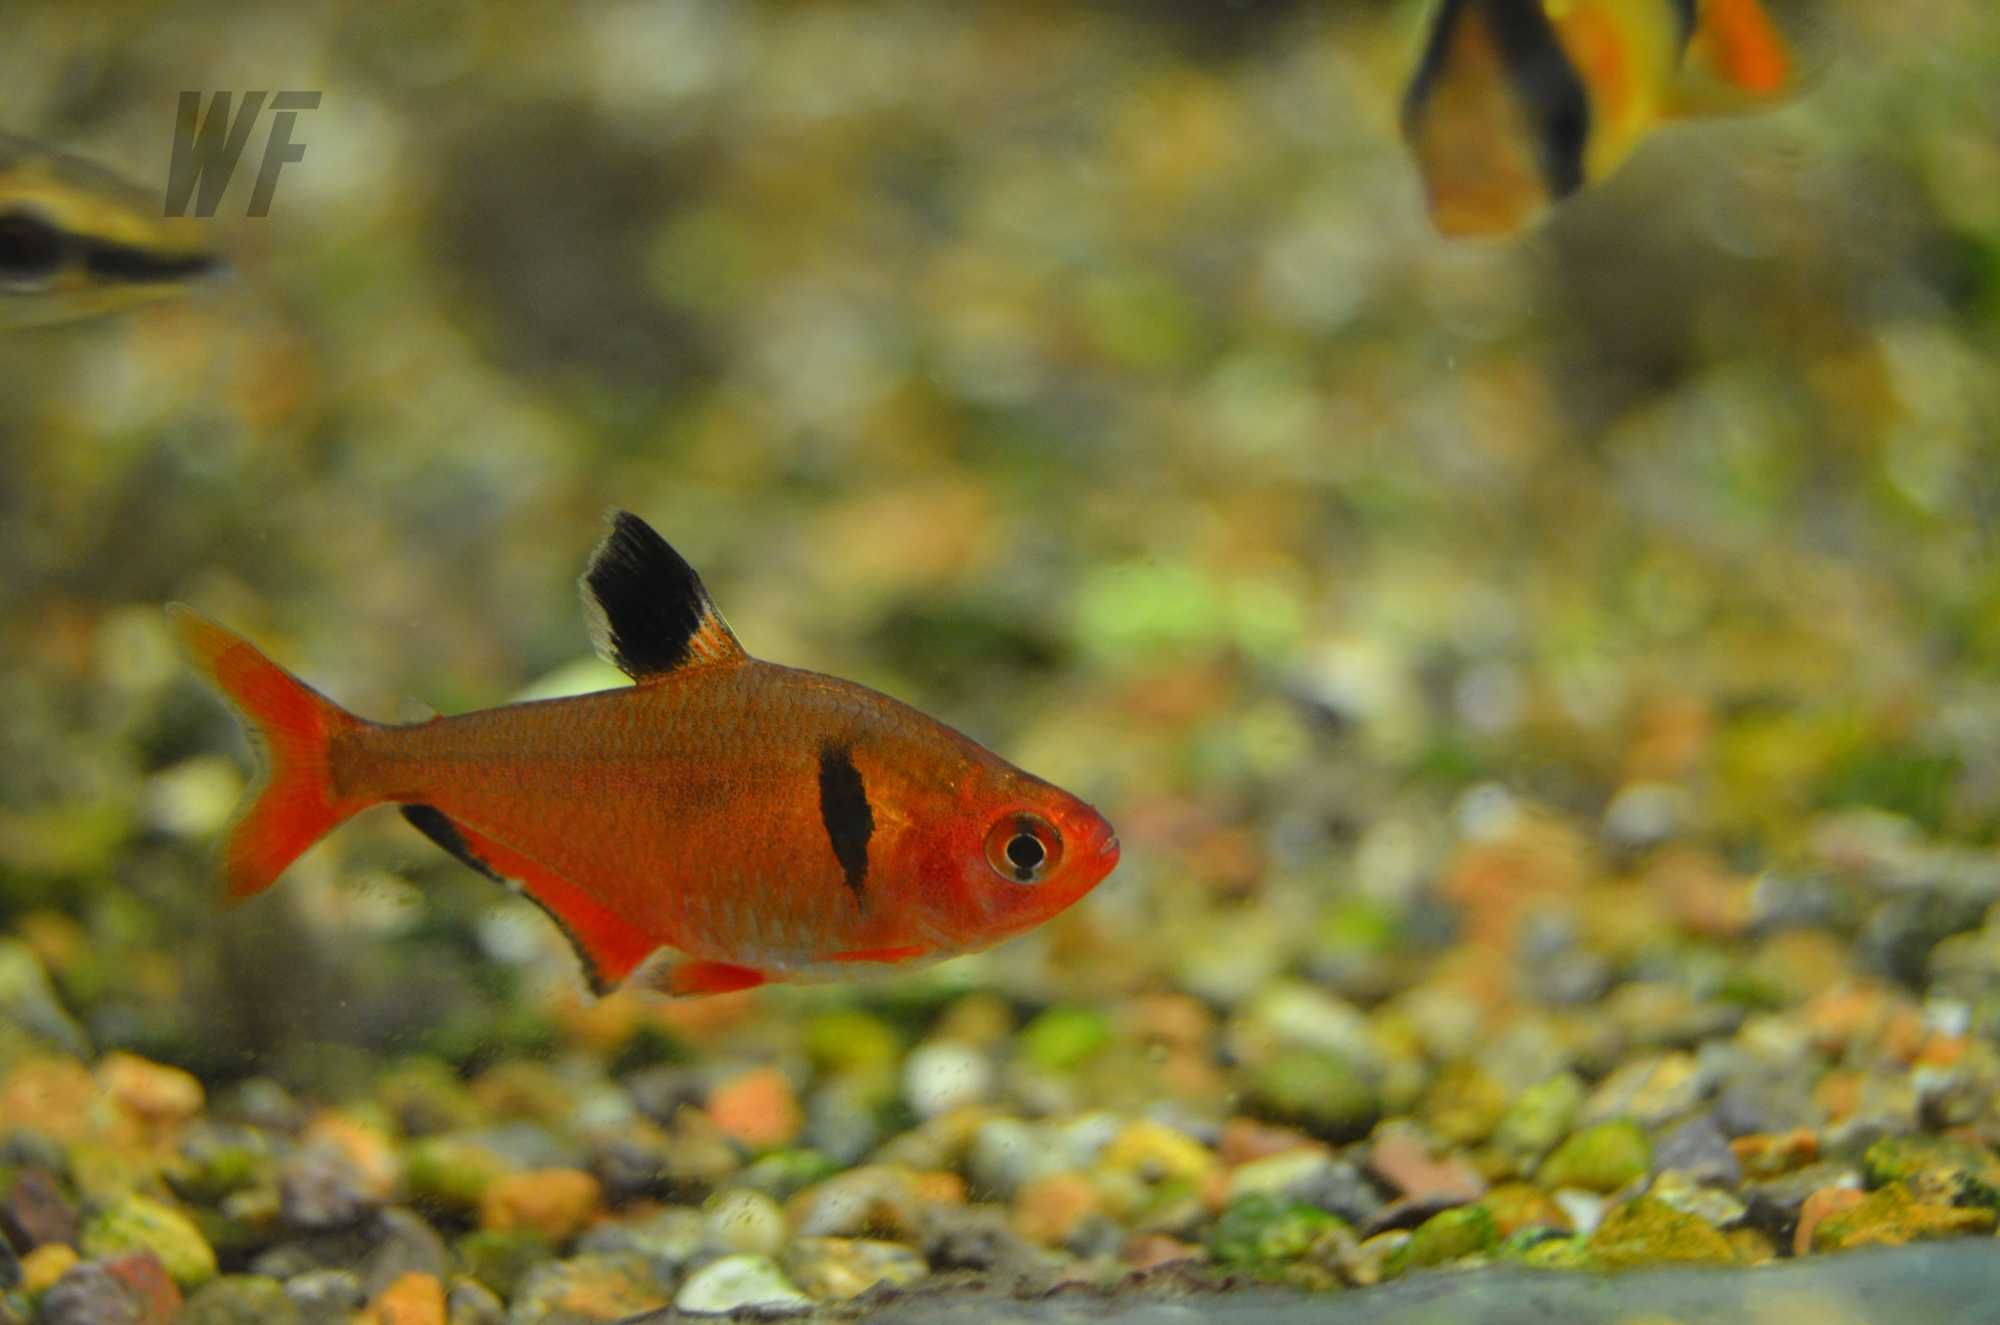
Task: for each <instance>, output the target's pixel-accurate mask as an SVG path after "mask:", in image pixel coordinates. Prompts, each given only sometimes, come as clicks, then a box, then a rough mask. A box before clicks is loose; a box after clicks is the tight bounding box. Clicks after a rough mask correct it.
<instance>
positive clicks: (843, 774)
mask: <svg viewBox="0 0 2000 1325" xmlns="http://www.w3.org/2000/svg"><path fill="white" fill-rule="evenodd" d="M819 818H820V822H821V823H822V824H823V825H825V827H826V840H827V841H828V842H830V843H831V844H832V845H833V857H834V859H835V860H837V861H839V862H840V871H841V874H842V875H843V877H845V879H846V880H847V886H848V888H849V889H850V890H852V891H853V893H854V900H855V901H856V902H857V903H858V904H859V905H860V906H861V907H862V909H863V910H866V909H867V907H868V839H869V838H871V837H873V836H874V835H875V813H874V811H872V810H870V809H869V808H868V788H867V787H866V786H865V785H864V784H863V783H862V781H861V770H860V769H858V768H856V767H855V766H854V752H853V751H852V750H851V749H849V748H848V747H847V746H845V745H839V744H835V743H832V742H829V743H828V744H826V745H824V746H821V747H820V752H819Z"/></svg>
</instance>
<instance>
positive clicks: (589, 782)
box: [168, 512, 1118, 994]
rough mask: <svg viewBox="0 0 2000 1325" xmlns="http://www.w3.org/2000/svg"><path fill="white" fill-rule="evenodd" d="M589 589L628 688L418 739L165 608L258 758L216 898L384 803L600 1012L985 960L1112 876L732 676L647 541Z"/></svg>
mask: <svg viewBox="0 0 2000 1325" xmlns="http://www.w3.org/2000/svg"><path fill="white" fill-rule="evenodd" d="M581 587H582V590H583V595H584V602H585V606H586V608H587V610H588V613H589V616H590V620H591V633H592V637H593V639H594V641H595V643H596V644H597V647H598V650H599V652H601V653H602V654H603V655H604V656H605V657H606V658H607V659H608V660H609V661H611V662H612V663H614V664H616V665H617V666H618V667H619V668H620V669H622V670H623V671H624V672H625V673H626V674H627V675H629V676H630V677H631V678H632V679H633V680H634V681H636V682H637V683H638V684H637V685H634V686H630V687H627V688H624V689H619V690H609V691H604V692H601V693H598V694H589V695H580V696H576V697H573V698H567V699H552V700H541V701H536V702H532V703H522V704H510V705H506V706H504V707H501V708H493V709H484V710H481V711H478V712H475V713H466V714H461V715H459V716H457V717H451V718H433V719H431V720H429V721H427V722H420V723H414V724H408V725H384V724H378V723H373V722H368V721H365V720H363V719H361V718H357V717H355V716H354V715H353V714H351V713H348V712H346V711H345V710H344V709H341V708H340V707H338V706H337V705H335V704H334V703H332V702H331V701H329V700H327V699H325V698H323V697H322V696H320V695H318V694H316V693H315V692H313V691H312V690H310V689H308V688H307V687H306V686H305V685H303V684H302V683H301V682H299V681H298V680H297V679H296V678H294V677H292V676H291V675H289V674H288V673H286V672H285V671H283V670H282V669H280V668H279V667H278V666H277V665H276V664H274V663H272V662H271V661H270V660H269V659H267V658H265V657H264V656H263V655H262V654H261V653H259V652H258V651H257V650H256V649H255V648H253V647H252V646H251V645H250V644H248V643H247V642H245V641H244V640H242V639H241V638H239V637H238V636H236V635H235V634H233V633H231V632H230V631H228V630H225V629H224V628H223V627H221V626H219V625H216V624H215V623H214V622H211V621H207V620H204V619H203V618H202V617H200V616H197V615H196V614H195V613H194V612H193V611H191V610H189V609H188V608H186V607H184V606H181V605H179V604H175V605H173V606H171V607H169V608H168V612H169V614H170V615H171V617H172V619H173V622H174V624H175V626H176V627H177V628H178V630H179V632H180V635H181V638H182V640H183V641H184V643H185V645H186V647H187V650H188V652H189V654H190V656H191V657H192V658H193V660H194V663H195V665H196V666H197V667H198V668H200V670H201V671H202V673H203V674H204V675H205V676H206V677H207V678H208V679H209V680H210V681H211V682H212V683H213V684H214V685H215V686H216V687H217V688H218V689H219V690H220V691H221V692H222V693H223V694H224V695H225V696H227V697H228V698H229V700H230V702H231V703H232V704H233V705H234V706H235V707H236V708H237V709H238V710H239V712H240V713H241V715H242V716H243V717H244V718H245V719H246V720H247V721H248V723H249V725H250V726H251V727H252V728H253V729H255V731H256V732H257V733H258V734H260V735H261V736H262V737H263V743H264V745H265V747H266V750H267V752H268V757H269V768H268V769H267V770H266V780H265V781H264V783H263V784H262V786H261V787H260V788H259V789H257V790H256V791H254V792H253V794H252V797H251V799H250V800H249V801H248V803H247V809H246V810H245V811H244V812H243V813H242V814H241V815H240V817H239V818H238V820H237V822H236V823H235V824H234V826H233V827H232V828H231V830H230V833H229V836H228V839H227V843H226V845H225V847H224V850H223V872H224V876H225V881H226V885H227V891H228V895H229V897H230V898H232V899H235V898H244V897H249V896H251V895H252V894H255V893H257V892H260V891H261V890H263V889H264V888H266V887H268V886H270V884H271V883H273V882H274V881H275V880H276V879H277V878H278V876H279V874H281V873H282V872H283V871H284V870H285V868H286V867H287V866H288V865H290V864H291V862H292V861H293V860H294V859H295V858H296V857H297V856H298V855H299V853H300V852H302V851H304V850H305V849H306V848H307V847H308V846H310V845H312V844H313V843H314V842H315V841H317V840H318V839H319V838H320V837H321V836H323V835H324V834H326V833H327V832H328V831H330V830H331V829H332V828H333V827H334V826H335V825H337V824H339V823H340V822H341V821H342V820H344V819H346V818H347V817H348V816H350V815H352V814H354V813H355V812H356V811H358V810H361V809H364V808H366V807H367V806H370V805H376V804H381V803H384V802H390V803H395V804H399V805H401V806H402V810H403V816H404V817H405V818H406V819H408V820H409V821H410V822H411V823H412V824H414V825H415V826H416V827H417V829H418V830H419V831H420V832H422V833H424V834H425V835H426V836H428V837H429V838H430V839H431V840H432V841H433V842H435V843H437V845H439V846H440V847H443V848H444V849H445V850H446V851H448V852H450V853H451V854H452V855H453V856H456V857H457V858H458V859H459V860H461V861H463V862H464V863H465V864H467V865H469V866H471V867H472V868H473V869H475V870H478V871H479V872H481V873H482V874H485V875H487V876H489V877H491V878H494V879H498V880H502V881H505V882H509V883H512V884H514V885H516V886H517V887H519V888H520V889H521V890H522V891H523V892H525V893H526V894H527V896H529V897H530V898H532V899H533V900H534V901H536V902H537V903H539V904H540V905H541V906H542V908H543V909H544V910H545V911H547V912H548V913H549V915H551V916H552V917H553V918H554V919H555V921H556V923H557V924H558V925H560V926H561V927H562V929H563V932H564V933H565V934H566V935H567V936H568V938H569V939H570V941H571V943H572V944H573V945H574V946H575V948H576V950H577V953H578V955H579V957H580V958H581V960H582V963H583V968H584V972H585V974H586V975H587V976H588V978H589V979H590V982H591V984H592V986H593V988H595V989H597V990H600V991H602V990H604V989H607V988H609V987H612V986H614V985H625V986H629V987H635V988H643V989H652V990H656V991H659V992H664V993H672V994H694V993H718V992H722V991H725V990H733V989H747V988H751V987H753V986H756V985H760V984H763V983H765V982H767V981H778V980H813V979H835V978H840V977H842V976H845V975H848V974H850V973H853V972H856V971H858V970H865V969H868V968H883V967H895V966H908V965H912V964H921V963H924V962H929V961H934V960H937V959H940V958H944V957H950V956H954V955H956V954H959V953H964V952H972V951H976V950H978V949H981V948H986V947H989V946H991V945H992V944H995V943H998V942H999V941H1001V940H1002V939H1006V938H1009V937H1011V936H1013V935H1017V934H1020V933H1023V932H1024V931H1026V930H1029V929H1033V928H1034V927H1035V926H1037V925H1039V924H1041V923H1042V922H1043V921H1045V920H1047V919H1049V917H1051V916H1053V915H1055V914H1056V913H1057V912H1059V911H1061V910H1063V909H1064V908H1065V907H1067V906H1069V905H1070V904H1071V903H1073V902H1075V901H1076V900H1077V899H1078V898H1080V897H1082V896H1083V895H1084V894H1085V893H1087V892H1089V891H1090V890H1091V889H1092V888H1094V887H1095V886H1097V884H1098V882H1099V881H1100V880H1102V879H1103V878H1104V876H1105V875H1107V874H1109V873H1110V872H1111V870H1112V868H1113V867H1114V866H1116V865H1117V863H1118V838H1117V835H1116V834H1115V833H1114V832H1113V831H1112V828H1111V825H1110V824H1109V823H1107V822H1105V820H1104V819H1103V818H1102V817H1101V816H1100V815H1099V814H1098V813H1097V812H1096V811H1095V810H1093V809H1091V808H1090V806H1088V805H1086V804H1084V803H1083V802H1082V801H1080V800H1078V799H1077V798H1076V797H1074V796H1072V795H1070V794H1069V793H1068V792H1066V791H1063V790H1061V789H1060V788H1058V787H1054V786H1051V785H1050V784H1049V783H1047V782H1044V781H1042V780H1041V779H1040V778H1037V777H1034V776H1032V775H1030V774H1028V773H1024V772H1022V771H1021V770H1020V769H1018V768H1016V767H1014V766H1013V765H1012V764H1009V763H1008V762H1007V761H1006V760H1004V759H1001V758H1000V757H999V756H997V755H995V754H993V753H992V752H990V751H988V750H986V749H984V748H982V747H981V746H979V745H977V744H975V743H974V742H973V741H971V740H969V739H967V738H966V737H964V736H962V735H960V734H959V733H958V732H956V731H953V730H952V729H951V728H949V727H946V726H944V725H943V724H942V723H939V722H935V721H933V720H932V719H930V718H928V717H926V716H924V715H923V714H922V713H919V712H917V711H916V710H915V709H913V708H910V707H909V706H907V705H905V704H901V703H898V702H897V701H896V700H893V699H890V698H888V697H887V696H885V695H881V694H878V693H876V692H875V691H872V690H868V689H865V688H864V687H862V686H858V685H855V684H853V683H851V682H848V681H841V680H837V679H835V678H833V677H829V676H821V675H818V674H816V673H813V672H805V671H799V670H796V669H794V668H790V667H780V666H778V665H777V664H775V663H768V662H763V661H760V660H758V659H756V658H752V657H751V656H750V655H749V654H747V653H745V652H744V651H743V647H742V645H740V644H738V643H737V642H736V636H735V635H734V634H732V633H731V632H730V629H729V627H728V626H727V625H725V624H724V623H723V620H722V617H721V616H720V615H719V614H718V613H717V612H716V610H715V605H714V604H713V603H712V602H710V601H709V597H708V592H707V590H706V589H704V588H703V587H702V583H701V580H700V579H699V578H698V577H697V576H696V575H695V573H694V570H693V569H692V568H691V567H689V565H688V564H687V563H686V562H685V561H683V560H682V559H681V557H680V555H679V554H678V553H676V552H675V551H674V550H673V549H672V548H671V547H669V546H668V545H667V543H666V541H665V540H664V539H662V538H661V537H660V536H659V535H658V534H657V533H655V532H654V531H653V530H652V528H651V527H650V526H648V525H647V524H646V523H645V522H644V521H642V520H640V519H639V518H638V517H637V516H634V515H631V514H628V513H625V512H617V513H614V515H613V519H612V527H611V532H610V534H609V535H608V536H607V537H606V538H605V540H604V541H603V543H602V544H600V545H599V547H598V549H597V551H596V553H595V555H593V556H592V558H591V560H590V564H589V568H588V569H587V570H586V571H585V572H584V575H583V578H582V581H581Z"/></svg>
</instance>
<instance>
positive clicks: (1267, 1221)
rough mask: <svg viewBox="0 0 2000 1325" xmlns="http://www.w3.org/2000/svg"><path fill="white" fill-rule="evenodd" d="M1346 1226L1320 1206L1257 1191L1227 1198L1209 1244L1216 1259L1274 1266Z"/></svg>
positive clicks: (1259, 1268) (1263, 1267)
mask: <svg viewBox="0 0 2000 1325" xmlns="http://www.w3.org/2000/svg"><path fill="white" fill-rule="evenodd" d="M1346 1228H1347V1225H1346V1224H1345V1223H1343V1222H1342V1221H1341V1220H1340V1219H1339V1218H1337V1217H1335V1216H1333V1215H1330V1214H1328V1213H1326V1211H1324V1210H1318V1209H1315V1208H1314V1207H1312V1206H1309V1205H1303V1204H1300V1203H1299V1202H1297V1201H1286V1200H1282V1199H1280V1198H1278V1197H1274V1196H1266V1195H1263V1194H1261V1193H1259V1194H1257V1195H1253V1196H1245V1197H1243V1198H1242V1199H1240V1200H1237V1201H1233V1202H1231V1203H1230V1205H1229V1208H1228V1209H1226V1210H1224V1211H1223V1212H1222V1218H1220V1219H1218V1220H1217V1221H1216V1224H1215V1231H1214V1233H1213V1234H1211V1235H1210V1237H1209V1244H1208V1248H1209V1253H1210V1255H1212V1256H1214V1257H1215V1260H1216V1263H1217V1264H1219V1265H1227V1266H1232V1267H1235V1268H1238V1269H1245V1270H1252V1271H1266V1270H1274V1269H1276V1268H1278V1267H1279V1266H1281V1265H1283V1264H1284V1263H1285V1262H1287V1261H1291V1260H1295V1259H1297V1258H1298V1257H1299V1256H1301V1255H1303V1254H1304V1253H1305V1251H1306V1249H1307V1248H1308V1247H1310V1246H1312V1244H1313V1243H1314V1242H1315V1241H1317V1240H1318V1239H1319V1238H1321V1237H1323V1236H1326V1235H1328V1234H1331V1233H1334V1232H1337V1231H1340V1230H1345V1229H1346Z"/></svg>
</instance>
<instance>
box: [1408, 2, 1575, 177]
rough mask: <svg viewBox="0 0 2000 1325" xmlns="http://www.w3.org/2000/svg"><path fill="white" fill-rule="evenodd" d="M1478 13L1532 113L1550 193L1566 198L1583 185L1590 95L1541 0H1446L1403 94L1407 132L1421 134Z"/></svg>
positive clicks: (1538, 153)
mask: <svg viewBox="0 0 2000 1325" xmlns="http://www.w3.org/2000/svg"><path fill="white" fill-rule="evenodd" d="M1475 13H1477V14H1479V15H1481V16H1483V17H1484V19H1485V21H1486V23H1487V26H1488V30H1489V31H1490V32H1491V33H1492V35H1493V42H1494V44H1495V45H1496V46H1497V47H1498V48H1499V50H1500V58H1501V59H1502V60H1503V61H1504V62H1505V63H1506V66H1507V75H1508V79H1509V81H1510V82H1511V83H1512V84H1513V88H1514V94H1515V96H1516V97H1518V98H1519V99H1520V101H1521V105H1522V109H1523V111H1524V112H1525V113H1526V115H1527V118H1528V128H1529V132H1531V133H1532V134H1533V135H1534V137H1535V154H1536V160H1537V161H1538V162H1539V164H1540V165H1541V168H1542V180H1543V183H1544V184H1545V185H1546V186H1547V188H1548V192H1549V197H1550V198H1551V199H1561V198H1566V197H1568V196H1569V195H1570V194H1572V193H1575V192H1576V191H1577V190H1578V189H1580V188H1582V187H1583V149H1584V145H1585V143H1587V142H1588V141H1589V138H1590V98H1589V96H1588V94H1587V93H1586V92H1585V91H1584V86H1583V79H1582V78H1581V77H1580V76H1579V75H1578V74H1577V72H1576V67H1575V66H1574V65H1572V64H1571V63H1570V60H1569V55H1568V53H1567V52H1565V51H1564V50H1563V46H1562V42H1561V40H1559V39H1558V38H1557V36H1556V31H1555V28H1554V27H1553V26H1552V25H1551V24H1550V23H1549V17H1548V14H1547V13H1545V12H1544V11H1543V9H1542V5H1541V0H1442V3H1441V4H1440V5H1439V6H1438V11H1437V16H1436V17H1435V18H1434V19H1433V20H1432V21H1431V31H1430V37H1429V39H1428V40H1427V41H1426V42H1425V44H1424V54H1423V58H1422V59H1421V60H1420V61H1419V62H1418V64H1417V72H1416V74H1415V76H1414V77H1412V78H1411V79H1410V90H1409V92H1408V94H1407V95H1405V96H1404V98H1403V132H1404V134H1405V135H1406V136H1407V135H1409V134H1411V133H1412V132H1413V131H1414V129H1415V126H1416V123H1417V119H1418V117H1419V115H1421V114H1422V112H1423V108H1424V104H1425V103H1426V102H1428V101H1429V100H1430V98H1431V95H1432V93H1433V92H1434V91H1435V89H1436V85H1437V81H1438V79H1440V78H1442V77H1443V76H1444V72H1445V66H1446V64H1447V62H1449V60H1450V59H1451V53H1452V45H1453V43H1454V42H1456V41H1457V40H1458V39H1459V36H1460V31H1459V29H1460V26H1461V25H1462V24H1464V23H1466V22H1468V21H1469V20H1470V19H1471V18H1472V16H1473V15H1474V14H1475Z"/></svg>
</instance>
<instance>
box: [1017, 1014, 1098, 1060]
mask: <svg viewBox="0 0 2000 1325" xmlns="http://www.w3.org/2000/svg"><path fill="white" fill-rule="evenodd" d="M1109 1043H1111V1023H1110V1021H1109V1020H1107V1019H1106V1017H1105V1015H1104V1014H1103V1013H1102V1012H1098V1011H1095V1010H1093V1009H1090V1008H1050V1009H1049V1010H1048V1011H1046V1012H1044V1013H1042V1014H1041V1015H1040V1016H1038V1017H1036V1018H1035V1019H1034V1020H1033V1021H1031V1022H1029V1023H1028V1024H1027V1025H1026V1026H1024V1027H1023V1028H1022V1029H1021V1034H1020V1038H1019V1040H1018V1041H1017V1045H1016V1047H1017V1050H1018V1052H1019V1053H1020V1055H1021V1057H1022V1058H1024V1059H1026V1060H1027V1061H1028V1062H1030V1063H1033V1064H1034V1065H1035V1066H1036V1067H1039V1068H1041V1069H1042V1070H1044V1071H1046V1072H1069V1071H1073V1070H1074V1069H1075V1068H1077V1067H1078V1066H1080V1065H1081V1064H1082V1063H1083V1062H1084V1060H1085V1059H1087V1058H1089V1057H1090V1056H1091V1055H1092V1054H1094V1053H1096V1052H1097V1051H1098V1050H1100V1049H1102V1048H1103V1047H1104V1046H1105V1045H1107V1044H1109Z"/></svg>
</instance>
